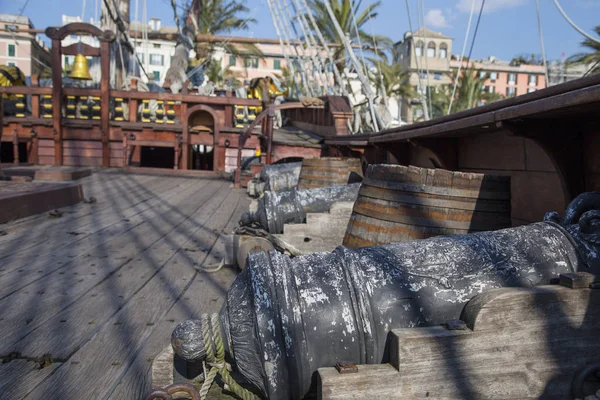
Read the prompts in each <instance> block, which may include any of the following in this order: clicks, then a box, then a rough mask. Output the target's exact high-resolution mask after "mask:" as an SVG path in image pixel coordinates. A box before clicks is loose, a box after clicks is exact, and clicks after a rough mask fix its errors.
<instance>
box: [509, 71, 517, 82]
mask: <svg viewBox="0 0 600 400" xmlns="http://www.w3.org/2000/svg"><path fill="white" fill-rule="evenodd" d="M507 81H508V84H509V85H516V84H517V74H515V73H510V74H508V79H507Z"/></svg>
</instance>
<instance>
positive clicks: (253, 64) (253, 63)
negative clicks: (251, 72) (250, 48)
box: [244, 57, 258, 68]
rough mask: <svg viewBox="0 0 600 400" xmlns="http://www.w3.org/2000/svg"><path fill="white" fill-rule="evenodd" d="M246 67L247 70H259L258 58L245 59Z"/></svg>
mask: <svg viewBox="0 0 600 400" xmlns="http://www.w3.org/2000/svg"><path fill="white" fill-rule="evenodd" d="M244 66H245V67H246V68H258V58H256V57H246V58H245V59H244Z"/></svg>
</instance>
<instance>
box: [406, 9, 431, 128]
mask: <svg viewBox="0 0 600 400" xmlns="http://www.w3.org/2000/svg"><path fill="white" fill-rule="evenodd" d="M406 14H407V15H408V27H409V29H410V38H411V40H412V46H411V47H412V49H413V51H412V53H413V54H414V55H415V65H416V67H417V79H418V81H419V90H418V92H419V96H421V104H423V94H422V93H421V88H422V87H423V82H422V81H421V73H420V72H421V70H420V69H419V57H417V48H416V47H415V32H414V30H413V24H412V17H411V15H410V5H409V4H408V0H406ZM422 53H423V51H422V50H421V56H422V55H423V54H422ZM423 113H424V114H425V119H426V120H427V119H428V118H429V113H428V112H427V102H425V106H424V110H423Z"/></svg>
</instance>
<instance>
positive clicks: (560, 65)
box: [548, 60, 591, 86]
mask: <svg viewBox="0 0 600 400" xmlns="http://www.w3.org/2000/svg"><path fill="white" fill-rule="evenodd" d="M590 67H591V66H590V65H584V64H578V65H573V64H568V63H567V62H565V60H555V61H550V62H549V63H548V86H554V85H558V84H559V83H565V82H569V81H572V80H573V79H579V78H581V77H583V76H584V75H585V74H586V72H588V70H589V69H590Z"/></svg>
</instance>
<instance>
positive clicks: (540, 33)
mask: <svg viewBox="0 0 600 400" xmlns="http://www.w3.org/2000/svg"><path fill="white" fill-rule="evenodd" d="M535 10H536V13H537V25H538V33H539V35H540V45H541V46H542V61H543V62H544V75H545V76H546V87H548V63H547V61H546V50H545V48H544V34H543V32H542V18H541V15H540V0H535Z"/></svg>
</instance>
